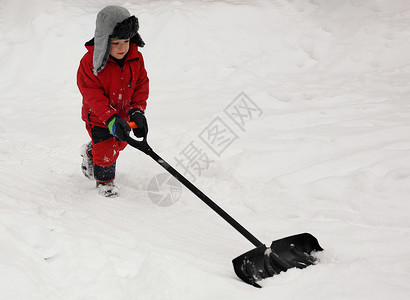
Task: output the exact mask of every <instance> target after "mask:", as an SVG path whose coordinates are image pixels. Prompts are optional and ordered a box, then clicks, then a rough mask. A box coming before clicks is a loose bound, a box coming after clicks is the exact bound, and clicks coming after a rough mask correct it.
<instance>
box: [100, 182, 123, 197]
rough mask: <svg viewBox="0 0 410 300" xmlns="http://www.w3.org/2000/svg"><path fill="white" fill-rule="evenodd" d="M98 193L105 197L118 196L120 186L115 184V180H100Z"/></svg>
mask: <svg viewBox="0 0 410 300" xmlns="http://www.w3.org/2000/svg"><path fill="white" fill-rule="evenodd" d="M96 186H97V189H98V193H99V194H100V195H102V196H104V197H118V196H119V195H120V190H119V188H118V187H117V186H116V185H115V184H114V181H110V182H98V181H97V185H96Z"/></svg>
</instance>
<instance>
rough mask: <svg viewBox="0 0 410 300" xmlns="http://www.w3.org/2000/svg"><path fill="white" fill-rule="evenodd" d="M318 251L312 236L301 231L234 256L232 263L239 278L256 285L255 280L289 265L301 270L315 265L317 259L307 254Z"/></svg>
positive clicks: (287, 267) (268, 275) (316, 242)
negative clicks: (268, 244) (269, 244)
mask: <svg viewBox="0 0 410 300" xmlns="http://www.w3.org/2000/svg"><path fill="white" fill-rule="evenodd" d="M322 250H323V248H322V247H320V245H319V242H318V241H317V239H316V238H315V237H314V236H313V235H311V234H310V233H301V234H297V235H292V236H289V237H285V238H282V239H280V240H276V241H273V242H272V244H271V246H270V247H269V248H268V247H266V246H265V245H261V246H259V247H256V248H255V249H253V250H251V251H249V252H246V253H245V254H242V255H240V256H238V257H237V258H235V259H234V260H233V261H232V263H233V268H234V270H235V273H236V275H238V277H239V278H240V279H242V280H243V281H245V282H246V283H248V284H251V285H253V286H255V287H259V288H260V287H261V286H260V285H259V284H258V283H257V281H259V280H262V279H264V278H267V277H272V276H274V275H277V274H279V273H280V272H282V271H284V272H286V271H287V270H288V269H290V268H298V269H303V268H306V267H307V266H310V265H313V264H315V263H316V261H317V259H316V258H315V257H313V256H312V255H311V253H312V252H314V251H322Z"/></svg>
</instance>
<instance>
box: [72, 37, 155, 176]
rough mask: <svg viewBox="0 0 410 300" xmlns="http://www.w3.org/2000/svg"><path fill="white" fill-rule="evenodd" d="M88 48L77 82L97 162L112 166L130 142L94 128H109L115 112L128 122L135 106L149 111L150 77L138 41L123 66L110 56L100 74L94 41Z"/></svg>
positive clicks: (131, 45)
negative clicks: (94, 57)
mask: <svg viewBox="0 0 410 300" xmlns="http://www.w3.org/2000/svg"><path fill="white" fill-rule="evenodd" d="M86 48H87V49H88V52H87V53H86V54H85V55H84V56H83V58H82V59H81V62H80V66H79V68H78V72H77V85H78V88H79V90H80V92H81V94H82V96H83V106H82V119H83V120H84V122H86V127H87V130H88V133H89V134H90V136H91V139H92V142H93V147H92V158H93V162H94V164H95V165H98V166H102V167H108V166H111V165H113V164H114V163H115V161H116V160H117V158H118V154H119V152H120V151H121V150H123V149H124V148H125V146H126V145H127V144H126V143H125V142H120V141H118V140H117V139H116V138H115V137H113V136H108V138H107V136H106V137H103V138H100V137H98V136H97V137H96V136H95V135H94V136H93V134H92V132H94V131H95V130H94V129H97V132H102V131H104V129H106V130H108V127H107V126H106V125H105V123H106V122H107V120H108V119H109V118H110V117H111V116H112V115H114V114H118V115H119V116H120V117H121V118H123V119H124V120H126V121H128V120H129V116H128V112H129V111H130V110H131V109H134V108H137V109H140V110H141V111H145V108H146V106H147V103H146V100H147V99H148V92H149V80H148V77H147V72H146V70H145V67H144V60H143V57H142V54H141V53H140V52H139V51H138V47H137V45H136V44H134V43H130V48H129V51H128V54H127V56H126V59H125V62H124V65H123V67H122V68H121V67H120V65H119V64H117V63H116V62H115V61H114V60H113V59H112V58H111V57H110V58H108V61H107V64H106V65H105V67H104V69H103V70H101V71H100V72H98V74H97V75H94V73H93V52H94V41H93V40H91V41H89V42H87V44H86ZM97 180H98V178H97ZM110 180H113V178H112V179H110Z"/></svg>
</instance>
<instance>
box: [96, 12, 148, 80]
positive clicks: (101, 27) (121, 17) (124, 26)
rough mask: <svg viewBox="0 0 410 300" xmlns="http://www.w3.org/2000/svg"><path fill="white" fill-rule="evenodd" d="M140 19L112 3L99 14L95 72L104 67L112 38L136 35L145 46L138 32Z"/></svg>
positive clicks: (139, 43)
mask: <svg viewBox="0 0 410 300" xmlns="http://www.w3.org/2000/svg"><path fill="white" fill-rule="evenodd" d="M138 29H139V25H138V19H137V18H136V17H135V16H130V12H129V11H128V10H127V9H126V8H124V7H121V6H116V5H110V6H107V7H105V8H103V9H102V10H101V11H100V12H99V13H98V15H97V20H96V26H95V34H94V56H93V66H94V74H95V75H97V73H98V72H100V71H101V70H102V69H104V67H105V64H106V63H107V60H108V56H109V55H110V46H111V40H112V39H129V38H133V37H135V39H134V40H135V41H134V42H135V43H136V44H137V45H138V46H139V47H143V46H144V42H143V41H142V39H141V37H140V35H139V34H138Z"/></svg>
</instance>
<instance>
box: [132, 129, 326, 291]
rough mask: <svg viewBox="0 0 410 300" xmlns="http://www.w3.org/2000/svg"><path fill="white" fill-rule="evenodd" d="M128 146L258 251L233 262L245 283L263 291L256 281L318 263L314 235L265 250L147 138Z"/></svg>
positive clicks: (279, 242)
mask: <svg viewBox="0 0 410 300" xmlns="http://www.w3.org/2000/svg"><path fill="white" fill-rule="evenodd" d="M129 125H130V127H131V128H137V127H136V124H135V123H133V122H130V123H129ZM126 142H127V143H128V144H129V145H131V146H132V147H134V148H136V149H138V150H140V151H142V152H144V153H145V154H147V155H148V156H150V157H151V158H153V159H154V160H155V161H156V162H157V163H158V164H160V165H161V166H162V167H163V168H164V169H165V170H167V171H168V172H169V173H170V174H171V175H172V176H174V177H175V178H176V179H177V180H178V181H180V182H181V183H182V184H183V185H185V186H186V187H187V188H188V189H189V190H190V191H191V192H193V193H194V194H195V195H197V196H198V197H199V198H200V199H201V200H202V201H203V202H205V203H206V204H207V205H208V206H209V207H210V208H212V209H213V210H214V211H215V212H216V213H217V214H219V215H220V216H221V217H222V218H223V219H224V220H225V221H227V222H228V223H229V224H231V225H232V226H233V227H234V228H235V229H236V230H237V231H238V232H239V233H241V234H242V235H243V236H244V237H245V238H246V239H248V241H250V242H251V243H252V244H253V245H254V246H255V247H256V248H255V249H253V250H251V251H249V252H246V253H244V254H242V255H240V256H238V257H237V258H235V259H234V260H233V261H232V263H233V268H234V270H235V273H236V275H237V276H238V277H239V278H240V279H242V280H243V281H244V282H246V283H248V284H251V285H253V286H255V287H258V288H260V287H261V286H260V285H259V284H258V283H257V281H260V280H262V279H264V278H267V277H272V276H274V275H276V274H279V273H280V272H282V271H286V270H288V269H290V268H299V269H303V268H306V267H307V266H309V265H313V264H315V263H316V261H317V259H316V258H315V257H314V256H312V252H315V251H322V250H323V249H322V247H320V245H319V243H318V241H317V239H316V238H315V237H314V236H313V235H311V234H309V233H302V234H297V235H293V236H289V237H285V238H282V239H279V240H276V241H273V242H272V244H271V245H270V247H266V246H265V245H264V244H263V243H262V242H260V241H259V240H258V239H257V238H256V237H254V236H253V235H252V234H251V233H250V232H249V231H248V230H246V229H245V228H244V227H243V226H242V225H241V224H239V223H238V222H237V221H236V220H234V219H233V218H232V217H231V216H230V215H229V214H228V213H226V212H225V211H224V210H223V209H222V208H220V207H219V206H218V205H217V204H216V203H215V202H213V201H212V200H211V199H210V198H208V196H206V195H205V194H204V193H202V192H201V191H200V190H199V189H198V188H197V187H195V186H194V185H193V184H192V183H191V182H190V181H188V180H187V179H186V178H185V177H184V176H182V175H181V174H180V173H179V172H178V171H177V170H175V169H174V168H173V167H171V166H170V165H169V164H168V163H167V162H166V161H165V160H163V159H162V158H161V157H160V156H159V155H158V154H156V153H155V152H154V151H153V150H152V148H151V147H150V146H149V145H148V143H147V138H146V137H144V138H142V139H141V140H136V139H133V138H131V137H130V136H127V137H126Z"/></svg>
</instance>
